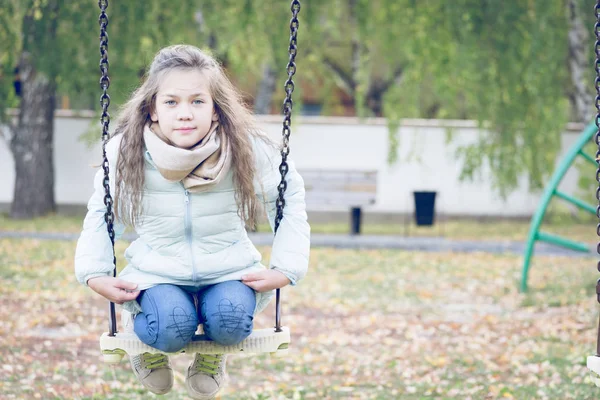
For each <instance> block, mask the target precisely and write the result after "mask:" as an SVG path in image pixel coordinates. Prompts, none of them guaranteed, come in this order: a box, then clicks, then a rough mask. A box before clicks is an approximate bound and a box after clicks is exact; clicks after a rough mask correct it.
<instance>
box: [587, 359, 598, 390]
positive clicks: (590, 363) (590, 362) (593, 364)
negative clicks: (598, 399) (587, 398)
mask: <svg viewBox="0 0 600 400" xmlns="http://www.w3.org/2000/svg"><path fill="white" fill-rule="evenodd" d="M587 367H588V369H589V370H590V375H591V377H592V382H594V384H595V385H596V386H597V387H600V356H588V358H587Z"/></svg>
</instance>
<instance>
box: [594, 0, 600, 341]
mask: <svg viewBox="0 0 600 400" xmlns="http://www.w3.org/2000/svg"><path fill="white" fill-rule="evenodd" d="M594 14H595V16H596V23H595V24H594V33H595V35H596V43H595V51H596V62H595V65H594V69H595V70H596V80H595V82H594V84H595V87H596V101H595V104H596V120H595V122H596V128H597V129H596V135H595V136H594V141H595V142H596V146H597V151H596V162H597V163H598V168H597V169H596V181H597V182H598V188H597V189H596V200H597V203H598V206H597V207H596V216H597V217H598V219H599V222H598V225H597V226H596V234H597V235H598V236H600V0H596V6H595V7H594ZM596 251H597V252H598V254H600V241H599V242H598V245H597V247H596ZM597 269H598V271H600V261H598V264H597ZM596 296H597V299H598V302H599V303H600V279H599V280H598V281H597V282H596ZM598 335H599V339H598V340H599V343H597V346H598V349H599V351H600V328H599V332H598Z"/></svg>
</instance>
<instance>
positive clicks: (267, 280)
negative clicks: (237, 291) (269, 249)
mask: <svg viewBox="0 0 600 400" xmlns="http://www.w3.org/2000/svg"><path fill="white" fill-rule="evenodd" d="M242 283H244V284H246V285H248V286H250V287H251V288H252V289H254V290H256V291H257V292H268V291H269V290H273V289H279V288H282V287H284V286H286V285H289V284H290V280H289V279H288V278H287V277H286V276H285V275H284V274H282V273H281V272H279V271H276V270H274V269H267V270H264V271H260V272H256V273H253V274H246V275H244V276H242Z"/></svg>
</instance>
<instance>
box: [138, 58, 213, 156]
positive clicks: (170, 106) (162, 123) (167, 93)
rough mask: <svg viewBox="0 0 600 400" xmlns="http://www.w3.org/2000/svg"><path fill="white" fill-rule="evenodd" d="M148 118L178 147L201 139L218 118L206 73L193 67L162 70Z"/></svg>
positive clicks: (193, 143) (194, 143) (186, 147)
mask: <svg viewBox="0 0 600 400" xmlns="http://www.w3.org/2000/svg"><path fill="white" fill-rule="evenodd" d="M150 118H151V119H152V122H155V123H158V126H159V128H160V130H161V131H162V133H163V134H164V135H165V136H166V137H167V138H169V140H170V141H171V142H172V143H173V144H174V145H175V146H177V147H181V148H183V149H189V148H191V147H193V146H194V145H196V144H197V143H198V142H200V141H201V140H202V139H204V137H205V136H206V134H207V133H208V131H209V129H210V126H211V123H212V122H213V121H217V120H218V115H217V113H216V112H215V107H214V103H213V99H212V97H211V95H210V92H209V90H208V84H207V82H206V77H205V75H204V74H203V73H202V72H200V71H198V70H192V69H189V70H187V69H176V70H173V71H170V72H168V73H167V74H165V76H164V78H163V80H162V82H161V83H160V86H159V88H158V93H157V94H156V104H155V106H154V111H153V112H152V113H151V114H150Z"/></svg>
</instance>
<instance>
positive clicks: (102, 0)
mask: <svg viewBox="0 0 600 400" xmlns="http://www.w3.org/2000/svg"><path fill="white" fill-rule="evenodd" d="M98 7H100V17H99V18H98V23H99V24H100V72H101V77H100V88H101V89H102V96H100V105H101V106H102V115H101V117H100V123H101V124H102V159H103V161H102V169H103V170H104V180H103V181H102V183H103V185H104V205H105V206H106V212H105V213H104V221H106V227H107V229H108V236H109V237H110V241H111V243H112V251H113V265H114V267H115V268H114V269H113V276H116V274H117V258H116V256H115V230H114V226H113V223H114V220H115V218H114V214H113V199H112V196H111V195H110V185H109V169H108V158H107V157H106V144H107V143H108V139H109V137H108V136H109V135H108V127H109V125H110V114H109V113H108V106H109V105H110V97H109V96H108V93H107V91H108V87H109V86H110V79H109V77H108V33H107V32H106V28H107V27H108V16H107V15H106V9H107V8H108V0H99V1H98ZM108 329H109V335H110V336H115V333H116V332H117V321H116V317H115V303H113V302H110V320H109V323H108Z"/></svg>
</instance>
